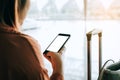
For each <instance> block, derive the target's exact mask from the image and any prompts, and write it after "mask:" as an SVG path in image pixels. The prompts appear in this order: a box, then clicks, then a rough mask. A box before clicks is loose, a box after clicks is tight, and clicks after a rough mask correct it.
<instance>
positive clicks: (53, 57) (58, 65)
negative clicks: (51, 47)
mask: <svg viewBox="0 0 120 80" xmlns="http://www.w3.org/2000/svg"><path fill="white" fill-rule="evenodd" d="M64 50H65V47H63V48H62V49H61V50H60V51H59V53H55V52H48V53H47V54H44V56H45V58H46V59H47V60H48V61H50V63H51V64H52V68H53V74H54V73H59V74H63V63H62V58H61V55H62V54H63V52H64Z"/></svg>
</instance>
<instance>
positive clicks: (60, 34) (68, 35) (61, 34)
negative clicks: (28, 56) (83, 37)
mask: <svg viewBox="0 0 120 80" xmlns="http://www.w3.org/2000/svg"><path fill="white" fill-rule="evenodd" d="M58 36H67V37H68V38H67V40H66V41H65V42H64V43H63V45H62V46H61V47H60V49H59V50H58V52H59V51H60V50H61V49H62V48H63V46H64V45H65V44H66V42H67V41H68V40H69V38H70V36H71V35H70V34H64V33H59V34H58V35H57V36H56V37H55V38H54V39H53V40H52V42H51V43H50V44H49V45H48V47H47V48H46V49H45V51H44V52H43V54H46V53H48V52H49V50H47V49H48V48H49V47H50V45H51V44H52V43H53V42H54V41H55V39H56V38H57V37H58ZM53 52H54V51H53ZM58 52H56V53H58Z"/></svg>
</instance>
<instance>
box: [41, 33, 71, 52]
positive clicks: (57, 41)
mask: <svg viewBox="0 0 120 80" xmlns="http://www.w3.org/2000/svg"><path fill="white" fill-rule="evenodd" d="M69 38H70V34H63V33H59V34H58V35H57V36H56V37H55V38H54V39H53V41H52V42H51V43H50V44H49V46H48V47H47V48H46V50H45V51H44V52H43V54H46V53H48V52H49V51H52V52H59V51H60V50H61V49H62V47H63V46H64V45H65V44H66V42H67V41H68V40H69Z"/></svg>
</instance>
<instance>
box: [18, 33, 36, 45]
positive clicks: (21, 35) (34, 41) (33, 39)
mask: <svg viewBox="0 0 120 80" xmlns="http://www.w3.org/2000/svg"><path fill="white" fill-rule="evenodd" d="M20 37H21V38H23V39H25V40H27V41H29V42H30V43H32V44H34V45H35V44H36V45H38V41H37V40H36V39H35V38H34V37H32V36H30V35H28V34H24V33H21V34H20Z"/></svg>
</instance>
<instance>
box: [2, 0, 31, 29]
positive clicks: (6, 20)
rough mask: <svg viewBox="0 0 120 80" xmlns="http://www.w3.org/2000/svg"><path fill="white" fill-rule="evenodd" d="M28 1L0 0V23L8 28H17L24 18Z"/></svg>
mask: <svg viewBox="0 0 120 80" xmlns="http://www.w3.org/2000/svg"><path fill="white" fill-rule="evenodd" d="M28 5H29V0H0V23H1V24H4V25H8V26H10V27H18V23H19V21H21V19H23V17H25V15H26V13H25V12H27V9H28Z"/></svg>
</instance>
